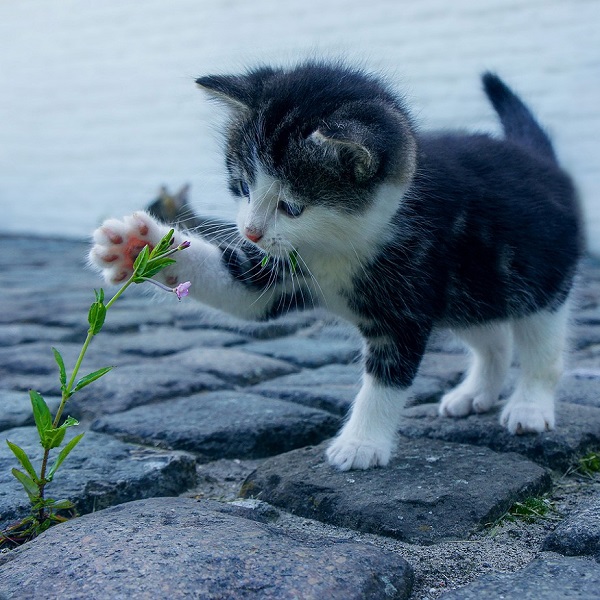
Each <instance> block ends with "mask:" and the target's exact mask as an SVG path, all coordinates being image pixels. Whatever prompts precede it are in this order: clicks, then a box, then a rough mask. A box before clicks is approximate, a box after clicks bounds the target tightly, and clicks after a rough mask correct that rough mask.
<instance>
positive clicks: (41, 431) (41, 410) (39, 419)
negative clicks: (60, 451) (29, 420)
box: [29, 390, 52, 448]
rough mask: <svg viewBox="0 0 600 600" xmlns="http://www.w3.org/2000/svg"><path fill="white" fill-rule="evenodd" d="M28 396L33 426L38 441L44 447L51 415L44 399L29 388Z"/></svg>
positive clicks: (50, 424)
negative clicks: (35, 428)
mask: <svg viewBox="0 0 600 600" xmlns="http://www.w3.org/2000/svg"><path fill="white" fill-rule="evenodd" d="M29 397H30V398H31V407H32V408H33V418H34V420H35V426H36V427H37V430H38V435H39V436H40V442H41V443H42V446H43V447H44V448H46V437H45V436H46V431H47V430H48V429H51V428H52V415H51V414H50V409H49V408H48V405H47V404H46V401H45V400H44V399H43V398H42V396H41V395H40V394H38V393H37V392H36V391H34V390H29Z"/></svg>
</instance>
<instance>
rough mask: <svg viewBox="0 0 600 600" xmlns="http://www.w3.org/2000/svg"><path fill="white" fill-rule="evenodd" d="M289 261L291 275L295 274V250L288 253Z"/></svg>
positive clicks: (296, 256) (296, 255) (296, 254)
mask: <svg viewBox="0 0 600 600" xmlns="http://www.w3.org/2000/svg"><path fill="white" fill-rule="evenodd" d="M289 259H290V267H291V269H292V273H295V272H296V269H297V268H298V253H297V252H296V251H295V250H292V251H291V252H290V255H289Z"/></svg>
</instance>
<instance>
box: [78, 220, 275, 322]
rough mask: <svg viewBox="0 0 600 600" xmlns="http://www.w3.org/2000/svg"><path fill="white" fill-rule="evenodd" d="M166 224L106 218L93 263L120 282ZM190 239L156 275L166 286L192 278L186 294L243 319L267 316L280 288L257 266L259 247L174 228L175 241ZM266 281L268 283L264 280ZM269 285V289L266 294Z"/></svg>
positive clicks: (96, 238)
mask: <svg viewBox="0 0 600 600" xmlns="http://www.w3.org/2000/svg"><path fill="white" fill-rule="evenodd" d="M169 229H170V228H169V227H167V226H166V225H163V224H162V223H159V222H157V221H155V220H154V219H153V218H152V217H150V216H149V215H148V214H146V213H143V212H138V213H134V214H133V215H131V216H129V217H125V218H124V219H122V220H118V219H109V220H108V221H106V222H105V223H104V224H103V225H102V226H101V227H100V228H98V229H97V230H96V231H95V232H94V246H93V248H92V250H91V252H90V262H91V264H92V265H94V266H96V267H98V268H99V269H101V270H102V273H103V276H104V278H105V280H106V281H107V282H109V283H120V282H122V281H124V280H126V279H127V278H128V277H130V276H131V274H132V272H133V263H134V261H135V259H136V257H137V255H138V254H139V252H140V251H141V249H142V248H143V247H144V246H145V245H146V244H148V245H150V246H151V247H154V246H156V244H158V242H159V241H160V240H161V239H162V238H163V237H164V235H165V234H166V233H167V232H168V231H169ZM186 239H187V240H190V241H191V245H190V247H189V248H188V249H187V250H185V252H180V253H178V254H177V256H176V261H177V262H176V264H174V265H172V266H169V267H167V268H166V269H164V270H163V271H161V272H160V273H159V274H158V275H157V276H156V277H157V279H160V280H161V281H163V282H164V283H166V284H167V285H169V286H174V285H175V284H176V283H177V282H182V281H190V282H191V284H192V285H191V287H190V296H192V297H194V298H195V299H197V300H199V301H200V302H203V303H205V304H209V305H211V306H214V307H216V308H219V309H221V310H225V311H227V312H230V313H231V314H234V315H236V316H239V317H242V318H246V319H260V318H265V317H267V316H268V315H269V311H271V310H272V305H273V304H274V303H276V302H279V300H280V294H281V290H279V289H278V288H277V284H276V283H275V275H272V274H271V273H270V272H269V271H268V268H267V267H263V266H262V265H261V258H260V253H259V251H258V250H257V251H255V252H254V253H250V254H248V253H245V252H243V251H242V250H240V249H231V250H230V249H228V248H219V247H217V246H214V245H213V244H210V243H209V242H207V241H206V240H204V239H202V238H200V237H198V236H195V235H193V234H191V233H189V232H186V233H185V234H184V233H182V232H180V231H177V230H176V231H175V234H174V243H175V245H178V244H180V243H182V242H183V241H184V240H186ZM265 282H266V284H265ZM268 285H271V286H272V287H273V288H275V289H273V290H272V293H269V294H265V293H264V292H265V287H268Z"/></svg>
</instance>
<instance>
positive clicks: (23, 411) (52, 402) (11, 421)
mask: <svg viewBox="0 0 600 600" xmlns="http://www.w3.org/2000/svg"><path fill="white" fill-rule="evenodd" d="M44 399H45V400H46V403H47V404H48V406H49V407H50V412H51V413H52V414H56V411H57V409H58V405H59V403H60V398H58V397H56V396H54V397H48V396H46V397H45V398H44ZM24 425H34V421H33V412H32V408H31V400H30V399H29V394H28V393H27V392H18V391H14V390H4V389H0V431H1V430H3V429H12V428H13V427H23V426H24Z"/></svg>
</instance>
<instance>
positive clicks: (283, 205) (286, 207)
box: [277, 200, 304, 219]
mask: <svg viewBox="0 0 600 600" xmlns="http://www.w3.org/2000/svg"><path fill="white" fill-rule="evenodd" d="M277 208H278V209H279V210H280V211H281V212H283V213H285V214H286V215H287V216H288V217H291V218H292V219H295V218H296V217H299V216H300V215H301V214H302V213H303V212H304V206H299V205H298V204H290V203H289V202H285V201H283V200H280V201H279V202H278V204H277Z"/></svg>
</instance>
